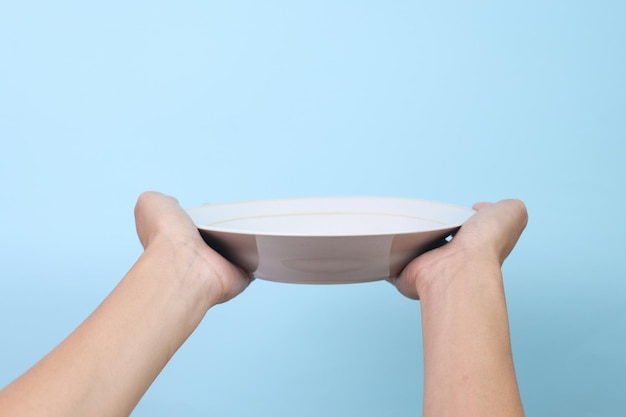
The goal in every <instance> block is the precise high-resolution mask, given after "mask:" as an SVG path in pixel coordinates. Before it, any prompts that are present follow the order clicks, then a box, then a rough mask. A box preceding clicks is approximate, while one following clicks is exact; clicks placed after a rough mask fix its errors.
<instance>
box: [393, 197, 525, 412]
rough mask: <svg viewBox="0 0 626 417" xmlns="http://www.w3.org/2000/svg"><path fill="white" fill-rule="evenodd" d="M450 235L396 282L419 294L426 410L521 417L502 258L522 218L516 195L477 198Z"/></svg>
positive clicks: (520, 228) (409, 293)
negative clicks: (486, 200)
mask: <svg viewBox="0 0 626 417" xmlns="http://www.w3.org/2000/svg"><path fill="white" fill-rule="evenodd" d="M475 208H476V209H478V213H477V214H475V215H474V216H473V217H472V218H470V219H469V220H468V221H467V222H466V223H465V224H464V225H463V226H462V227H461V230H460V231H459V232H458V233H457V235H456V236H455V237H454V239H452V241H451V242H450V243H449V244H447V245H444V246H442V247H440V248H438V249H435V250H433V251H431V252H428V253H426V254H424V255H422V256H420V257H418V258H416V259H415V260H414V261H413V262H412V263H411V264H409V266H407V268H406V269H405V270H404V271H403V272H402V274H401V275H400V277H399V278H398V279H397V281H396V286H397V287H398V289H399V290H400V292H402V293H403V294H405V295H407V296H408V297H411V298H419V299H420V300H421V310H422V332H423V340H424V416H425V417H428V416H464V417H469V416H481V417H487V416H523V415H524V412H523V409H522V403H521V399H520V395H519V390H518V387H517V381H516V377H515V370H514V367H513V357H512V353H511V342H510V337H509V324H508V318H507V311H506V302H505V297H504V288H503V283H502V273H501V265H502V263H503V262H504V260H505V258H506V257H507V256H508V254H509V253H510V251H511V250H512V249H513V247H514V246H515V243H516V242H517V240H518V238H519V236H520V234H521V233H522V231H523V229H524V227H525V226H526V222H527V214H526V208H525V207H524V205H523V204H522V203H521V202H520V201H517V200H505V201H502V202H500V203H497V204H479V205H476V206H475Z"/></svg>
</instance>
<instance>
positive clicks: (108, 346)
mask: <svg viewBox="0 0 626 417" xmlns="http://www.w3.org/2000/svg"><path fill="white" fill-rule="evenodd" d="M135 219H136V225H137V233H138V235H139V239H140V240H141V243H142V244H143V246H144V252H143V254H142V255H141V256H140V258H139V259H138V261H137V262H136V263H135V265H134V266H133V267H132V268H131V270H130V271H129V272H128V273H127V274H126V275H125V276H124V278H123V279H122V280H121V282H120V283H119V284H118V286H117V287H116V288H115V289H114V290H113V291H112V292H111V294H110V295H109V296H108V297H107V298H106V299H105V300H104V301H103V302H102V304H101V305H100V306H99V307H98V308H97V309H96V310H95V311H94V312H93V313H92V314H91V315H90V316H89V317H88V318H87V319H86V320H85V321H84V322H83V323H82V324H81V325H80V326H79V327H78V328H77V329H76V330H75V331H74V332H73V333H72V334H71V335H70V336H68V337H67V339H65V340H64V341H63V342H62V343H61V344H60V345H59V346H58V347H56V348H55V349H54V350H53V351H52V352H51V353H49V354H48V355H47V356H46V357H45V358H43V359H42V360H41V361H40V362H39V363H37V364H36V365H35V366H34V367H33V368H31V369H30V370H28V371H27V372H26V373H25V374H24V375H22V376H21V377H19V378H18V379H16V380H15V381H14V382H12V383H11V384H10V385H8V386H7V387H6V388H5V389H4V390H2V391H0V415H2V416H12V417H34V416H37V417H44V416H45V417H61V416H63V417H73V416H76V417H79V416H80V417H86V416H102V417H104V416H107V417H109V416H128V415H129V414H130V413H131V411H132V410H133V409H134V407H135V406H136V404H137V403H138V402H139V400H140V398H141V397H142V395H143V394H144V393H145V391H146V390H147V389H148V387H149V386H150V384H151V383H152V382H153V380H154V379H155V378H156V376H157V375H158V374H159V372H160V371H161V370H162V369H163V367H164V366H165V365H166V363H167V362H168V360H169V359H170V358H171V357H172V355H173V354H174V353H175V352H176V350H177V349H178V348H179V347H180V346H181V345H182V343H183V342H184V341H185V340H186V339H187V337H188V336H189V335H190V334H191V333H192V332H193V330H194V329H195V328H196V326H197V325H198V324H199V323H200V321H201V320H202V318H203V317H204V315H205V313H206V312H207V311H208V310H209V309H210V308H211V307H213V306H215V305H216V304H219V303H222V302H225V301H228V300H230V299H231V298H232V297H234V296H236V295H237V294H239V293H240V292H241V291H243V289H244V288H245V287H246V286H247V285H248V284H249V282H250V277H248V276H247V275H246V274H245V273H243V272H242V271H241V270H240V269H238V268H236V267H235V266H233V265H232V264H230V263H229V262H227V261H226V260H225V259H224V258H222V257H221V256H220V255H218V254H217V253H216V252H214V251H213V250H212V249H211V248H210V247H208V246H207V245H206V244H205V243H204V241H203V240H202V238H201V237H200V235H199V234H198V232H197V229H196V227H195V226H194V225H193V223H192V221H191V220H190V219H189V217H188V216H187V215H186V214H185V213H184V211H183V210H182V209H181V208H180V206H179V205H178V203H177V201H176V200H175V199H173V198H170V197H166V196H164V195H162V194H158V193H152V192H150V193H144V194H142V195H141V196H140V197H139V199H138V202H137V205H136V208H135Z"/></svg>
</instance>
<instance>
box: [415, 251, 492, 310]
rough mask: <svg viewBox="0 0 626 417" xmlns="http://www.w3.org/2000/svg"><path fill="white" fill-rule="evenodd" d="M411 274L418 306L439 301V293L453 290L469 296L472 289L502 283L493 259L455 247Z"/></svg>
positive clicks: (484, 254)
mask: <svg viewBox="0 0 626 417" xmlns="http://www.w3.org/2000/svg"><path fill="white" fill-rule="evenodd" d="M446 249H452V248H446ZM415 273H416V274H417V279H416V280H415V285H416V290H417V293H418V294H419V297H420V300H421V301H422V303H423V302H424V301H427V300H430V299H432V298H440V297H441V296H442V294H443V293H448V292H450V291H454V290H456V289H459V290H460V291H462V292H464V293H467V295H468V296H470V293H471V292H472V291H473V290H472V289H473V288H477V287H481V286H484V285H491V284H495V285H497V286H501V284H502V275H501V271H500V264H499V261H498V258H497V257H496V256H492V254H488V253H473V251H471V250H466V249H464V248H455V249H454V250H450V253H449V254H448V256H443V257H441V256H438V257H436V259H434V260H432V261H431V262H425V263H423V264H422V265H421V267H420V269H419V270H417V271H416V272H415Z"/></svg>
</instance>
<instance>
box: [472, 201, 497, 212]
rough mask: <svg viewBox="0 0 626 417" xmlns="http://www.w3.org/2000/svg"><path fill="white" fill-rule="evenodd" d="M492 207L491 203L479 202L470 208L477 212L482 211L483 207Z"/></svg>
mask: <svg viewBox="0 0 626 417" xmlns="http://www.w3.org/2000/svg"><path fill="white" fill-rule="evenodd" d="M492 205H493V203H491V202H488V201H481V202H478V203H474V205H473V206H472V208H473V209H474V210H476V211H478V210H481V209H484V208H485V207H489V206H492Z"/></svg>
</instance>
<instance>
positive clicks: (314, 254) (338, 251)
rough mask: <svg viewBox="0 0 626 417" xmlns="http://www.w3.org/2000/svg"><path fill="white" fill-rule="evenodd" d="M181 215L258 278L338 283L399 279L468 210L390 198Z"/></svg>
mask: <svg viewBox="0 0 626 417" xmlns="http://www.w3.org/2000/svg"><path fill="white" fill-rule="evenodd" d="M187 212H188V213H189V215H190V216H191V218H192V220H193V221H194V222H195V224H196V225H197V226H198V229H199V230H200V233H201V234H202V236H203V238H204V239H205V241H206V242H207V243H208V244H209V245H211V247H213V248H214V249H215V250H217V251H218V252H220V253H221V254H222V255H223V256H224V257H226V258H227V259H229V260H230V261H231V262H233V263H235V264H237V265H239V266H240V267H242V268H243V269H245V270H246V271H247V272H249V273H252V274H253V275H254V276H255V277H256V278H261V279H265V280H270V281H279V282H292V283H303V284H304V283H307V284H339V283H353V282H367V281H376V280H381V279H387V278H389V277H395V276H397V275H398V274H399V273H400V272H401V271H402V269H403V268H404V267H405V266H406V265H407V264H408V263H409V262H410V261H411V260H412V259H413V258H415V257H416V256H417V255H419V254H421V253H423V252H424V251H425V250H427V249H428V248H430V247H432V246H433V245H436V244H437V243H439V242H442V241H443V239H444V238H446V237H447V236H450V235H451V234H453V233H454V232H455V231H456V230H457V229H458V228H459V227H460V226H461V224H462V223H463V222H465V220H467V219H468V218H469V217H470V216H471V215H472V214H473V213H474V210H472V209H469V208H465V207H459V206H453V205H450V204H443V203H437V202H432V201H423V200H413V199H407V198H389V197H334V198H333V197H331V198H303V199H284V200H263V201H248V202H237V203H223V204H205V205H203V206H200V207H195V208H191V209H188V210H187Z"/></svg>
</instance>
